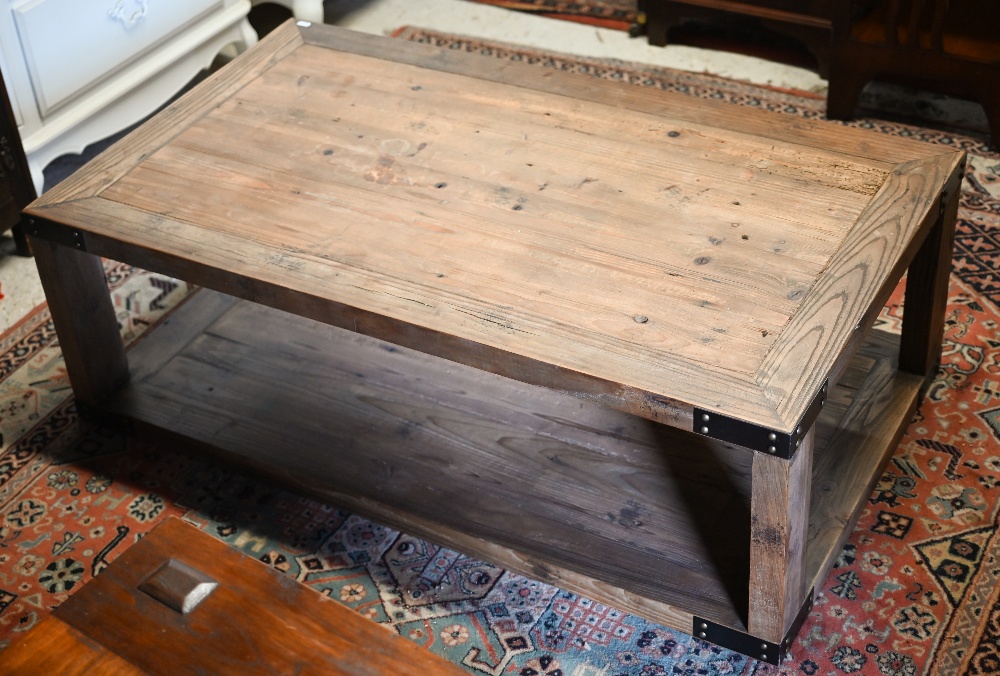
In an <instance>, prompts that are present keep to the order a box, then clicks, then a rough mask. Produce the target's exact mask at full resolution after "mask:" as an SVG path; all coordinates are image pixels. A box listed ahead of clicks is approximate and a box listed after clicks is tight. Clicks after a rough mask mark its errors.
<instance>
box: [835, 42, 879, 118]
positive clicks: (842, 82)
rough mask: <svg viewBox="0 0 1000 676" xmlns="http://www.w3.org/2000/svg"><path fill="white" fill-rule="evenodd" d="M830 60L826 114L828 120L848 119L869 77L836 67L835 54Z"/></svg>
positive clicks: (852, 114) (852, 113)
mask: <svg viewBox="0 0 1000 676" xmlns="http://www.w3.org/2000/svg"><path fill="white" fill-rule="evenodd" d="M832 62H833V64H834V67H833V69H832V72H831V73H830V87H829V90H828V91H827V95H826V116H827V118H828V119H830V120H849V119H851V118H852V117H854V110H855V109H856V108H857V106H858V99H859V98H860V97H861V90H863V89H864V88H865V85H866V84H868V80H869V79H870V78H868V77H863V76H860V75H857V74H855V73H844V72H842V70H841V69H837V68H836V64H837V56H836V55H835V56H834V57H833V59H832Z"/></svg>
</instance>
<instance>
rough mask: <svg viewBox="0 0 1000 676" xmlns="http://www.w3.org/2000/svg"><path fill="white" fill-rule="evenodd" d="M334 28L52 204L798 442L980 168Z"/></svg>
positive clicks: (281, 299)
mask: <svg viewBox="0 0 1000 676" xmlns="http://www.w3.org/2000/svg"><path fill="white" fill-rule="evenodd" d="M327 28H328V27H316V26H314V27H310V28H308V29H304V30H305V33H304V34H303V35H304V37H305V38H306V40H305V41H304V42H302V39H301V38H300V37H299V36H298V32H297V31H298V29H297V28H295V27H294V26H291V25H288V26H285V27H284V28H282V29H281V31H280V32H279V33H278V35H277V36H276V37H275V38H274V40H271V39H270V38H269V39H267V40H264V41H263V42H262V44H263V45H264V47H263V48H262V49H261V50H259V51H255V50H250V54H251V56H250V57H248V58H247V59H243V60H238V61H237V62H236V63H235V64H234V66H235V68H234V69H233V70H232V71H231V72H230V73H229V74H227V75H225V76H224V77H222V78H220V79H210V81H209V83H208V84H207V85H206V86H205V87H204V88H199V89H197V90H195V91H194V92H192V93H191V94H190V95H188V96H187V97H185V98H184V99H182V101H181V102H179V104H178V105H177V106H175V107H173V108H170V109H168V111H167V112H166V113H165V114H164V115H162V116H160V117H159V118H157V119H156V120H154V121H153V122H152V123H151V124H149V125H146V126H145V127H144V128H143V130H141V132H137V134H136V135H133V136H131V137H129V138H128V139H126V140H125V141H124V142H123V143H121V144H119V145H118V146H115V148H114V149H113V151H112V152H110V153H108V154H106V155H104V156H102V158H100V159H99V160H97V161H95V163H94V164H93V165H92V166H91V168H90V169H89V170H87V171H85V172H84V173H83V175H82V176H81V177H80V178H78V179H75V182H74V183H73V184H71V185H67V186H66V187H65V188H64V189H62V191H61V192H59V193H57V194H53V195H49V196H46V197H43V198H42V200H40V201H39V202H36V205H35V206H34V207H32V209H31V210H32V213H36V214H38V215H42V216H45V217H48V218H51V219H53V220H57V221H65V222H72V223H74V224H75V225H76V226H78V227H81V228H83V229H84V230H86V231H87V232H88V235H87V237H86V239H87V246H88V250H91V251H94V252H97V253H100V254H102V255H107V256H110V257H115V258H118V259H120V260H126V261H127V262H132V263H135V264H138V265H141V266H143V267H147V268H150V269H157V270H162V271H164V272H168V273H171V274H175V275H177V276H180V277H183V278H185V279H188V280H189V281H193V282H196V283H199V284H204V285H206V286H209V287H212V288H216V289H219V290H223V291H225V292H227V293H231V294H233V295H236V296H240V297H244V298H248V299H251V300H254V301H258V302H262V303H265V304H269V305H272V306H274V307H280V308H284V309H287V310H290V311H293V312H296V313H299V314H303V315H305V316H309V317H311V318H313V319H317V320H320V321H324V322H327V323H330V324H332V325H335V326H340V327H344V328H349V329H351V330H356V331H358V332H362V333H367V334H369V335H374V336H376V337H380V338H385V339H387V340H390V341H393V342H397V343H399V344H402V345H407V346H409V347H413V348H415V349H418V350H421V351H426V352H429V353H432V354H436V355H439V356H443V357H446V358H449V359H452V360H454V361H458V362H462V363H465V364H469V365H472V366H475V367H477V368H482V369H485V370H490V371H493V372H497V373H500V374H503V375H507V376H511V377H514V378H519V379H523V380H525V381H526V382H531V383H534V384H540V385H546V386H549V387H552V388H554V389H557V390H563V391H566V392H570V393H573V394H576V395H578V396H582V397H584V398H591V399H595V400H598V401H601V402H602V403H604V404H605V405H609V406H613V407H615V408H618V409H620V410H624V411H627V412H631V413H635V414H638V415H642V416H644V417H647V418H649V419H652V420H656V421H658V422H663V423H666V424H668V425H673V426H676V427H681V428H690V424H691V409H692V407H693V406H698V407H701V408H705V409H710V410H716V411H721V412H724V413H725V414H727V415H731V416H736V417H741V418H744V419H747V420H750V421H753V422H756V423H758V424H761V425H764V426H767V427H772V428H778V429H782V430H788V429H790V428H791V427H793V426H794V424H795V422H797V419H798V416H799V415H800V414H801V412H802V411H804V410H805V408H806V407H807V406H808V403H809V401H811V399H812V397H813V396H814V394H815V392H816V390H817V389H818V387H819V384H821V383H822V381H823V379H824V378H825V377H826V375H827V374H828V372H829V370H830V369H831V367H832V366H833V365H834V364H835V363H836V361H837V359H838V358H839V357H840V355H841V354H842V352H843V350H844V347H845V345H846V344H847V343H848V342H849V341H850V340H851V338H852V336H853V333H852V331H853V326H854V324H853V322H854V321H855V320H857V319H859V318H860V317H861V316H862V315H863V314H864V313H865V312H866V311H867V310H868V309H869V308H870V307H871V306H872V302H873V299H874V298H876V297H877V296H878V295H879V294H880V293H882V292H884V289H885V288H887V286H888V285H890V284H891V281H892V280H890V279H889V278H890V277H891V276H892V274H894V273H896V272H898V271H900V270H901V266H902V267H905V265H906V264H907V263H908V260H907V257H910V258H912V256H913V255H914V254H915V247H913V246H911V243H912V241H913V238H914V236H915V233H916V231H917V230H918V229H919V227H920V226H921V224H922V223H923V222H924V220H923V214H922V212H923V211H926V210H927V209H928V208H929V205H930V204H931V203H932V202H933V201H934V200H935V199H936V194H937V192H939V191H940V187H941V186H940V185H939V180H946V179H947V174H948V172H949V171H953V170H954V167H955V166H957V162H958V160H959V158H960V154H959V153H954V152H950V151H947V152H945V153H943V154H941V153H940V152H939V150H935V152H936V153H938V154H937V155H936V156H935V155H934V154H929V153H930V151H929V150H928V148H927V147H926V146H923V145H919V144H914V143H912V142H906V141H901V140H898V139H887V138H886V137H883V136H878V135H864V134H859V133H856V132H852V131H844V130H842V129H840V128H837V129H836V130H835V131H834V129H833V128H829V127H825V126H823V125H819V124H816V123H811V122H809V123H807V122H805V121H794V122H790V121H787V120H782V121H781V123H778V122H777V118H776V117H774V116H770V115H759V114H757V113H756V112H754V111H744V110H740V111H738V112H736V111H732V110H726V109H724V108H721V107H717V106H713V105H709V104H707V103H706V102H703V101H694V100H688V99H686V98H685V97H678V96H666V97H664V93H663V92H650V91H643V90H641V89H638V88H629V87H624V86H618V85H613V84H611V83H603V82H595V81H593V80H591V79H586V80H585V79H580V78H574V77H567V76H565V74H561V73H557V72H548V71H544V70H542V69H537V72H535V71H532V70H531V69H525V68H517V67H511V66H509V65H506V64H503V63H501V62H498V61H496V60H492V59H488V58H483V57H476V56H473V55H462V57H461V58H458V57H456V56H454V55H450V54H447V53H446V52H442V51H440V50H436V49H433V48H427V47H425V46H421V45H412V44H408V43H404V42H402V41H392V40H383V39H378V38H372V37H367V36H358V35H354V34H350V33H345V32H342V31H337V30H335V29H329V30H327ZM241 59H242V57H241ZM225 72H226V71H225V70H224V71H223V73H225ZM529 73H534V74H529ZM522 76H523V78H522ZM696 113H697V114H696ZM942 176H944V178H943V179H942V178H941V177H942ZM873 243H874V244H875V246H872V244H873ZM848 325H849V326H848Z"/></svg>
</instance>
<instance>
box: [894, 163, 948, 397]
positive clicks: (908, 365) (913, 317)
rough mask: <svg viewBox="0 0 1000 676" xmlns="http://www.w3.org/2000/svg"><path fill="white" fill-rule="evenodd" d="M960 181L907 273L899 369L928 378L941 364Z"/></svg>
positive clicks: (946, 201) (946, 200) (945, 202)
mask: <svg viewBox="0 0 1000 676" xmlns="http://www.w3.org/2000/svg"><path fill="white" fill-rule="evenodd" d="M960 180H961V175H959V177H958V178H957V179H956V180H955V181H953V182H952V184H950V185H951V186H953V187H951V188H950V189H949V191H948V192H946V193H945V197H944V205H943V208H942V209H941V215H940V216H938V219H937V221H936V222H935V223H934V227H933V228H932V229H931V231H930V233H928V235H927V239H926V240H924V243H923V245H922V246H921V247H920V250H919V251H917V255H916V257H915V258H914V259H913V262H912V263H910V267H909V269H908V270H907V272H906V298H905V300H904V305H903V335H902V336H901V339H900V346H899V369H900V370H901V371H906V372H907V373H913V374H915V375H918V376H926V377H928V378H932V377H933V376H934V373H935V372H936V371H937V365H938V362H939V361H940V360H941V340H942V338H943V335H944V318H945V309H946V307H947V305H948V278H949V276H950V274H951V259H952V250H953V247H954V239H955V219H956V218H957V214H958V199H959V192H960V190H959V183H958V181H960Z"/></svg>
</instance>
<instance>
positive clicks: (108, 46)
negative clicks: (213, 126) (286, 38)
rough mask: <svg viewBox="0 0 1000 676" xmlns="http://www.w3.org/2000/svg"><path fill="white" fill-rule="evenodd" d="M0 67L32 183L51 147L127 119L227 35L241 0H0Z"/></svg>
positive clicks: (208, 58) (209, 56)
mask: <svg viewBox="0 0 1000 676" xmlns="http://www.w3.org/2000/svg"><path fill="white" fill-rule="evenodd" d="M0 8H2V13H0V70H2V71H3V74H4V79H5V81H6V84H7V89H8V93H9V94H10V97H11V102H12V104H13V107H14V116H15V119H16V120H17V124H18V129H19V131H20V133H21V141H22V143H23V145H24V150H25V153H26V154H27V156H28V165H29V167H30V169H31V177H32V180H33V181H34V184H35V188H36V190H38V191H39V192H41V189H42V169H44V167H45V165H47V164H48V163H49V162H51V161H52V160H53V159H55V158H56V157H59V156H60V155H63V154H66V153H78V152H80V151H81V150H83V148H85V147H86V146H87V145H88V144H90V143H93V142H94V141H98V140H100V139H102V138H105V137H107V136H110V135H111V134H113V133H115V132H117V131H119V130H121V129H123V128H125V127H127V126H129V125H130V124H133V123H134V122H137V121H138V120H140V119H142V118H143V117H145V116H146V115H148V114H149V113H151V112H153V111H154V110H156V109H157V108H158V107H159V106H161V105H162V104H163V103H165V102H166V101H167V100H168V99H169V98H170V97H171V96H173V95H174V94H176V93H177V92H178V91H179V90H180V89H181V88H182V87H183V86H184V85H185V84H187V83H188V82H189V81H190V80H191V79H192V78H193V77H194V76H195V75H196V74H197V73H198V71H200V70H201V69H203V68H206V67H208V66H209V65H210V64H211V62H212V60H213V59H214V58H215V56H216V55H217V54H218V53H219V52H220V51H221V50H222V49H223V48H224V47H226V46H227V45H231V44H232V45H235V47H236V49H237V50H239V51H242V50H244V49H246V48H247V47H250V46H252V45H253V44H254V43H255V42H256V41H257V35H256V33H254V31H253V29H252V28H251V27H250V24H249V23H248V22H247V20H246V16H247V12H248V11H249V10H250V0H0Z"/></svg>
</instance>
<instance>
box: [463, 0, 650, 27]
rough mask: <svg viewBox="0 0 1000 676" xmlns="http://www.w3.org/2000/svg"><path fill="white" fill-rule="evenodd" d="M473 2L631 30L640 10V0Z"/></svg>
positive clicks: (477, 0)
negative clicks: (638, 2)
mask: <svg viewBox="0 0 1000 676" xmlns="http://www.w3.org/2000/svg"><path fill="white" fill-rule="evenodd" d="M472 2H478V3H481V4H484V5H496V6H498V7H504V8H506V9H514V10H517V11H519V12H531V13H533V14H540V15H541V16H547V17H550V18H553V19H564V20H567V21H577V22H580V23H588V24H591V25H594V26H601V27H604V28H616V29H618V30H628V28H629V26H631V25H632V24H633V23H635V19H636V13H637V11H638V4H637V0H595V1H594V2H564V1H563V0H472Z"/></svg>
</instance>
